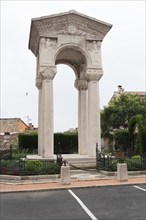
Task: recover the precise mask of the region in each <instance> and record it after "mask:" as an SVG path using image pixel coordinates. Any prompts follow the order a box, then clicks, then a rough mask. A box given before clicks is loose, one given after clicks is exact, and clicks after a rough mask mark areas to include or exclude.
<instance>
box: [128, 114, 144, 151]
mask: <svg viewBox="0 0 146 220" xmlns="http://www.w3.org/2000/svg"><path fill="white" fill-rule="evenodd" d="M128 130H129V134H130V137H131V139H132V140H134V134H135V133H137V135H138V136H139V140H140V155H143V154H144V153H146V121H145V120H144V117H143V115H140V114H138V115H135V116H133V117H131V118H130V120H129V125H128Z"/></svg>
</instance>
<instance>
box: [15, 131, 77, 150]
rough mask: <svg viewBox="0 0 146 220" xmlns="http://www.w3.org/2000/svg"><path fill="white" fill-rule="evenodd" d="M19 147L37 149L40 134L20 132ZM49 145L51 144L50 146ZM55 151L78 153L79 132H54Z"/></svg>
mask: <svg viewBox="0 0 146 220" xmlns="http://www.w3.org/2000/svg"><path fill="white" fill-rule="evenodd" d="M18 140H19V149H20V150H22V149H27V150H28V152H29V153H30V152H33V151H37V149H38V134H37V133H36V132H30V133H22V134H19V137H18ZM48 147H49V146H48ZM54 153H55V154H73V153H78V134H77V133H55V134H54Z"/></svg>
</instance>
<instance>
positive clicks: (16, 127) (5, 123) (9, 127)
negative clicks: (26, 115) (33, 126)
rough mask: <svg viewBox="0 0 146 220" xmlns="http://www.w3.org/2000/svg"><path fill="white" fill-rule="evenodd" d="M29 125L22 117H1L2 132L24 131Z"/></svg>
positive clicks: (0, 130) (0, 126)
mask: <svg viewBox="0 0 146 220" xmlns="http://www.w3.org/2000/svg"><path fill="white" fill-rule="evenodd" d="M26 129H28V126H27V125H26V124H25V123H24V122H23V121H22V120H21V119H20V118H4V119H0V133H5V132H10V133H13V132H24V131H25V130H26Z"/></svg>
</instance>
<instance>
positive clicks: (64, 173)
mask: <svg viewBox="0 0 146 220" xmlns="http://www.w3.org/2000/svg"><path fill="white" fill-rule="evenodd" d="M61 184H62V185H69V184H70V167H69V166H62V167H61Z"/></svg>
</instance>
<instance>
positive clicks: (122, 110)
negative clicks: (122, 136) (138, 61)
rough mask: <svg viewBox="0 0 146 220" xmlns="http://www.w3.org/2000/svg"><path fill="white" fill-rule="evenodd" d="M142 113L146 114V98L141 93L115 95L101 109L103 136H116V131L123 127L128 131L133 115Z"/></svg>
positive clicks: (110, 138)
mask: <svg viewBox="0 0 146 220" xmlns="http://www.w3.org/2000/svg"><path fill="white" fill-rule="evenodd" d="M137 114H141V115H143V117H145V115H146V100H145V99H142V98H141V97H140V96H139V95H133V94H124V93H123V94H120V95H119V96H117V97H115V98H114V99H113V100H112V101H110V103H109V104H108V105H107V106H105V107H104V108H103V110H102V111H101V130H102V137H104V138H106V137H108V138H109V140H110V141H112V140H113V138H114V133H115V131H117V130H119V129H122V130H127V131H128V123H129V120H130V118H131V117H133V116H135V115H137Z"/></svg>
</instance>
